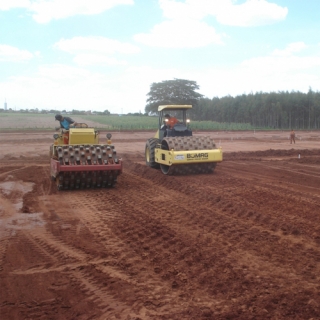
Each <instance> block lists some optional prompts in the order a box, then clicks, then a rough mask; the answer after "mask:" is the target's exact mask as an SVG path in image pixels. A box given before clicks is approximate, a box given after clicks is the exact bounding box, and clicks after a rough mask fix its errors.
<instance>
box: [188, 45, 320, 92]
mask: <svg viewBox="0 0 320 320" xmlns="http://www.w3.org/2000/svg"><path fill="white" fill-rule="evenodd" d="M304 47H305V45H304V43H300V42H299V43H292V44H289V45H288V46H287V47H286V49H284V50H275V51H276V52H284V53H286V54H277V55H275V54H274V53H271V54H270V55H266V56H261V57H255V58H251V59H246V60H244V61H242V62H241V63H240V64H238V65H237V66H232V67H229V68H219V67H215V68H210V69H208V70H196V71H195V72H194V73H193V76H194V79H197V81H198V84H199V85H200V89H201V93H202V94H205V95H207V96H208V97H209V98H212V97H213V96H219V97H222V96H226V95H228V94H230V95H232V96H236V95H241V94H243V93H247V94H248V93H250V92H260V91H262V92H271V91H275V92H278V91H292V90H296V91H301V92H307V91H308V89H309V87H310V86H311V87H315V88H319V87H320V76H319V74H320V56H299V55H297V54H295V53H297V52H300V51H299V50H300V49H303V48H304ZM288 52H290V54H287V53H288Z"/></svg>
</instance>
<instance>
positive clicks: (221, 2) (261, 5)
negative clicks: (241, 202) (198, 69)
mask: <svg viewBox="0 0 320 320" xmlns="http://www.w3.org/2000/svg"><path fill="white" fill-rule="evenodd" d="M159 5H160V8H161V9H162V12H163V16H164V18H165V19H166V20H165V21H163V22H161V23H159V24H157V25H155V26H154V27H153V28H152V30H150V32H148V33H140V34H136V35H135V36H134V40H135V41H137V42H140V43H143V44H145V45H148V46H152V47H165V48H196V47H203V46H207V45H209V44H218V45H220V44H223V38H224V37H225V35H224V34H219V33H217V32H216V30H215V28H213V27H212V26H210V25H209V24H208V23H207V22H204V21H203V19H204V18H206V17H211V16H213V17H215V18H216V19H217V21H218V22H219V23H221V24H224V25H231V26H242V27H246V26H258V25H265V24H270V23H275V22H278V21H281V20H283V19H285V17H286V15H287V13H288V9H287V8H283V7H280V6H278V5H276V4H274V3H270V2H268V1H266V0H247V1H246V2H244V3H243V4H239V5H237V4H236V0H215V1H212V0H185V2H179V1H175V0H159Z"/></svg>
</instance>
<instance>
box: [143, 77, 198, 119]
mask: <svg viewBox="0 0 320 320" xmlns="http://www.w3.org/2000/svg"><path fill="white" fill-rule="evenodd" d="M196 90H199V86H198V85H197V83H196V81H191V80H184V79H174V80H165V81H162V82H154V83H152V84H151V86H150V91H149V93H148V94H147V96H148V99H147V105H146V107H145V111H146V113H148V112H150V111H157V110H158V106H159V105H166V104H191V105H193V106H196V105H197V104H198V101H199V100H200V98H202V97H203V95H202V94H200V93H198V92H196Z"/></svg>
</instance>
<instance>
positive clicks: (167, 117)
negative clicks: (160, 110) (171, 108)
mask: <svg viewBox="0 0 320 320" xmlns="http://www.w3.org/2000/svg"><path fill="white" fill-rule="evenodd" d="M164 118H165V122H166V125H167V126H168V127H169V128H170V129H172V128H173V126H174V125H175V124H176V123H177V122H178V119H177V118H175V117H171V116H170V114H168V113H167V114H165V116H164Z"/></svg>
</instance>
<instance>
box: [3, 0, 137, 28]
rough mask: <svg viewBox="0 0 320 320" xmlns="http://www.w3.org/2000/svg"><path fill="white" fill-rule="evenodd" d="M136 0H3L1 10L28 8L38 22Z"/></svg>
mask: <svg viewBox="0 0 320 320" xmlns="http://www.w3.org/2000/svg"><path fill="white" fill-rule="evenodd" d="M133 4H134V0H90V1H88V0H1V1H0V10H10V9H14V8H27V9H28V10H29V11H30V12H31V13H32V17H33V19H34V20H35V21H37V22H38V23H48V22H50V21H51V20H58V19H64V18H68V17H71V16H74V15H93V14H99V13H102V12H104V11H106V10H109V9H111V8H113V7H115V6H118V5H133Z"/></svg>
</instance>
